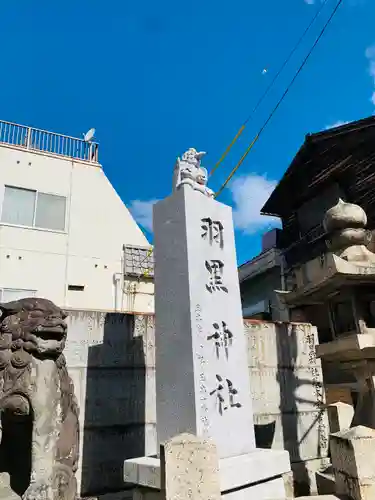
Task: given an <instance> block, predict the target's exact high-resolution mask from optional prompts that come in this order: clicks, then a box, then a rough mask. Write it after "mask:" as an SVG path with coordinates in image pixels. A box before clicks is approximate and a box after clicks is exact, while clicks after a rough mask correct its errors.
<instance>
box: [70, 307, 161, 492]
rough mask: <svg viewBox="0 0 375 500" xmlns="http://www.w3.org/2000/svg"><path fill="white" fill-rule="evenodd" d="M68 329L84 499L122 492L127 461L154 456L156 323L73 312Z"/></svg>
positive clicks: (139, 318)
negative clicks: (85, 497)
mask: <svg viewBox="0 0 375 500" xmlns="http://www.w3.org/2000/svg"><path fill="white" fill-rule="evenodd" d="M67 323H68V343H67V347H66V351H65V354H66V358H67V364H68V368H69V373H70V375H71V377H72V379H73V382H74V385H75V391H76V394H77V397H78V400H79V404H80V408H81V418H80V424H81V459H80V468H79V471H78V481H79V483H80V491H81V496H88V495H98V494H101V493H106V492H110V491H114V492H115V491H119V490H124V489H126V485H124V481H123V465H124V459H126V458H132V457H136V456H143V455H144V454H145V453H154V452H155V450H156V442H155V421H156V414H155V413H156V412H155V359H154V317H153V316H152V315H150V316H149V315H142V316H133V315H128V314H120V313H118V314H117V313H101V312H94V311H93V312H82V311H69V316H68V318H67ZM128 487H129V486H128Z"/></svg>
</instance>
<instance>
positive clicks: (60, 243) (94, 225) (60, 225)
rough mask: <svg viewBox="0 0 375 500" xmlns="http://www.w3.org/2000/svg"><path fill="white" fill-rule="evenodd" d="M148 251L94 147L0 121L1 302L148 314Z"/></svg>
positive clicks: (150, 288) (151, 304) (150, 295)
mask: <svg viewBox="0 0 375 500" xmlns="http://www.w3.org/2000/svg"><path fill="white" fill-rule="evenodd" d="M149 249H150V246H149V243H148V241H147V239H146V237H145V236H144V234H143V233H142V231H141V230H140V228H139V227H138V225H137V224H136V222H135V221H134V219H133V218H132V216H131V214H130V212H129V211H128V209H127V208H126V206H125V205H124V203H123V202H122V201H121V199H120V197H119V196H118V194H117V193H116V191H115V190H114V188H113V186H112V185H111V183H110V182H109V180H108V179H107V177H106V175H105V173H104V171H103V169H102V166H101V165H100V163H99V161H98V144H96V143H94V142H86V141H84V140H82V139H77V138H73V137H68V136H63V135H60V134H55V133H52V132H47V131H43V130H38V129H34V128H31V127H26V126H22V125H17V124H13V123H9V122H4V121H0V301H3V302H8V301H10V300H14V299H17V298H22V297H26V296H39V297H45V298H48V299H50V300H52V301H53V302H55V303H56V304H57V305H59V306H60V307H63V308H66V309H69V308H73V309H82V310H102V311H125V312H144V313H145V312H146V313H148V312H149V313H152V312H153V310H154V301H153V292H154V289H153V280H152V276H153V272H152V269H151V270H150V271H149V270H148V266H150V267H151V268H152V259H151V257H150V251H149Z"/></svg>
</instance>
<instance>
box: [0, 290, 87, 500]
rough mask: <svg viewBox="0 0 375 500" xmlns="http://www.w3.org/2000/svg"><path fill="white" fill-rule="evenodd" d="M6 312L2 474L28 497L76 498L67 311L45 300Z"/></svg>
mask: <svg viewBox="0 0 375 500" xmlns="http://www.w3.org/2000/svg"><path fill="white" fill-rule="evenodd" d="M0 312H1V317H0V410H1V444H0V467H1V468H0V472H2V473H4V472H5V473H7V474H9V477H10V487H11V489H12V490H13V492H15V493H16V494H17V495H19V496H20V497H21V498H22V499H23V500H74V499H75V498H76V491H77V486H76V478H75V472H76V470H77V465H78V453H79V423H78V417H79V409H78V404H77V400H76V398H75V395H74V387H73V383H72V380H71V379H70V377H69V375H68V371H67V368H66V363H65V357H64V355H63V350H64V347H65V341H66V336H67V326H66V323H65V321H64V319H65V318H66V314H65V313H64V312H63V311H62V310H61V309H60V308H58V307H57V306H55V305H54V304H53V303H52V302H51V301H49V300H46V299H38V298H28V299H21V300H18V301H15V302H9V303H6V304H0ZM3 475H4V474H3ZM7 477H8V476H7Z"/></svg>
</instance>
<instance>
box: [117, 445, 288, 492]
mask: <svg viewBox="0 0 375 500" xmlns="http://www.w3.org/2000/svg"><path fill="white" fill-rule="evenodd" d="M219 468H220V488H221V491H222V492H226V491H228V492H230V490H234V489H237V488H242V487H244V486H250V485H259V483H265V482H267V481H269V480H270V479H276V478H280V477H281V476H282V475H283V474H285V473H287V472H289V471H290V461H289V453H288V452H287V451H284V450H262V449H257V450H255V451H254V452H252V453H248V454H245V455H240V456H237V457H231V458H225V459H221V460H220V463H219ZM124 481H125V482H127V483H133V484H136V485H138V486H143V487H147V488H154V489H157V490H160V483H161V481H160V460H159V458H157V457H141V458H133V459H129V460H126V461H125V462H124ZM281 481H282V484H283V488H284V482H283V480H281ZM267 484H268V483H267ZM280 484H281V483H280ZM284 492H285V489H284ZM231 494H232V493H231ZM284 496H285V494H284ZM231 498H232V497H231ZM268 498H272V497H268ZM273 498H275V495H274V496H273Z"/></svg>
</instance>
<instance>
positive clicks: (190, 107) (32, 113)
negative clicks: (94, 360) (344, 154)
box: [0, 0, 375, 262]
mask: <svg viewBox="0 0 375 500" xmlns="http://www.w3.org/2000/svg"><path fill="white" fill-rule="evenodd" d="M319 1H320V0H315V2H314V1H313V0H308V1H306V0H287V1H284V2H280V1H279V0H262V1H261V2H255V1H249V0H232V1H231V2H227V1H223V0H215V1H213V0H189V1H185V2H181V1H180V2H179V1H172V0H160V1H159V2H156V1H155V0H143V1H137V2H134V1H133V2H130V1H128V0H106V1H103V0H90V1H88V0H78V1H77V0H64V2H56V1H55V2H51V1H47V0H38V1H37V2H30V1H29V0H18V1H17V2H10V1H8V2H5V1H4V2H1V6H0V30H1V34H2V46H3V49H2V58H1V74H2V78H1V94H0V109H1V115H0V118H1V119H4V120H8V121H14V122H18V123H23V124H26V125H32V126H35V127H39V128H43V129H48V130H54V131H56V132H60V133H65V134H67V135H76V136H81V134H82V133H83V132H85V131H87V130H88V129H89V128H91V127H95V128H96V130H97V139H98V140H99V142H100V159H101V162H102V164H103V167H104V170H105V172H106V174H107V175H108V177H109V179H110V180H111V182H112V183H113V184H114V186H115V188H116V190H117V191H118V192H119V194H120V196H121V197H122V199H123V200H124V201H125V203H126V204H127V205H128V207H129V208H130V209H131V210H132V212H133V214H134V215H135V217H136V218H137V219H138V221H139V222H141V223H143V225H144V227H145V230H146V231H147V230H149V229H150V225H149V224H150V214H151V205H152V201H153V200H156V199H160V198H163V197H165V196H167V195H168V194H169V193H170V190H171V181H172V170H173V166H174V162H175V158H176V156H178V155H180V154H182V153H183V152H184V151H185V150H186V149H187V148H189V147H195V148H196V149H199V150H204V151H207V153H208V155H207V156H206V158H205V162H204V164H205V166H207V167H208V169H210V168H211V167H212V166H213V165H214V164H215V162H216V161H217V160H218V158H219V157H220V156H221V154H222V152H223V150H224V149H225V148H226V146H227V145H228V143H229V142H230V140H231V139H232V137H233V135H234V134H235V133H236V131H237V129H238V128H239V127H240V125H241V123H242V122H243V120H244V119H245V118H246V116H247V115H248V113H249V111H250V110H251V108H252V107H253V106H254V104H255V102H256V101H257V99H258V98H259V96H260V94H261V93H262V92H263V91H264V89H265V87H266V86H267V84H268V83H269V79H272V77H273V76H274V74H275V72H277V70H278V68H279V66H280V65H281V63H282V61H283V60H284V58H285V56H286V55H287V53H288V52H289V51H290V50H291V48H292V47H293V45H294V43H295V42H296V40H297V39H298V38H299V36H300V35H301V33H302V32H303V30H304V29H305V27H306V25H307V24H308V22H309V20H310V19H311V17H312V16H313V15H314V13H315V9H317V8H318V6H319ZM335 3H336V0H328V5H327V7H326V9H325V11H324V12H323V15H322V17H321V18H319V20H318V22H317V24H316V26H315V27H314V29H313V30H312V32H311V33H310V35H309V37H308V38H307V39H306V42H305V44H304V45H303V46H302V47H301V50H299V51H298V52H297V53H296V54H295V57H294V58H293V60H292V61H291V64H290V65H289V66H288V69H287V70H286V71H285V74H284V76H283V77H282V78H281V79H280V80H279V82H278V84H277V85H276V86H275V87H274V89H273V91H272V92H271V93H270V94H269V96H268V99H267V100H266V101H265V102H264V104H263V106H262V107H261V108H260V109H259V112H258V113H257V114H256V115H255V116H254V118H253V120H252V121H251V122H250V123H249V125H248V127H247V129H246V131H245V133H244V134H243V136H242V138H241V140H240V141H239V142H238V143H237V145H236V147H234V148H233V150H232V152H231V154H230V155H229V156H228V157H227V159H226V161H225V162H224V164H223V165H222V167H221V168H220V169H219V170H218V172H217V174H215V175H214V176H213V177H212V180H211V182H210V187H212V188H213V189H214V190H216V189H218V188H219V187H220V185H221V183H222V182H223V180H224V179H225V177H226V175H228V173H229V172H230V170H231V168H232V167H233V166H234V164H235V163H236V162H237V161H238V159H239V158H240V156H241V154H242V153H243V151H244V150H245V148H246V146H247V145H248V143H249V142H250V141H251V140H252V137H253V135H254V134H255V133H256V131H257V129H258V128H259V126H260V125H261V124H262V122H263V120H264V118H265V117H266V115H267V114H268V113H269V111H270V109H271V108H272V107H273V105H274V104H275V102H276V100H277V99H278V97H279V96H280V94H281V93H282V91H283V90H284V87H285V84H286V83H287V82H288V80H289V79H290V78H291V76H292V74H293V73H294V71H295V70H296V68H297V67H298V65H299V63H300V61H301V60H302V58H303V57H304V54H305V53H306V50H307V48H308V47H309V46H310V45H311V43H312V41H313V39H314V38H315V36H316V35H317V33H318V31H319V30H320V29H321V27H322V25H323V23H324V20H325V19H326V18H327V17H328V15H329V13H330V11H331V10H332V9H333V7H334V5H335ZM374 20H375V2H374V0H344V3H343V5H342V7H341V8H340V10H339V12H338V14H337V15H336V17H335V18H334V20H333V22H332V24H331V26H330V27H329V29H328V31H327V32H326V34H325V35H324V36H323V38H322V39H321V41H320V43H319V45H318V47H317V48H316V50H315V52H314V54H313V56H312V57H311V59H310V60H309V62H308V64H307V66H306V67H305V69H304V70H303V72H302V74H301V75H300V77H299V78H298V80H297V81H296V83H295V85H294V87H293V89H292V90H291V92H290V94H289V95H288V97H287V98H286V99H285V101H284V102H283V104H282V106H281V107H280V108H279V110H278V112H277V114H276V115H275V117H274V118H273V120H272V122H271V123H270V125H269V127H268V128H267V130H266V131H265V133H264V135H263V136H262V137H261V139H260V141H259V142H258V144H257V145H256V146H255V148H254V149H253V151H252V152H251V153H250V154H249V156H248V158H247V160H246V161H245V162H244V164H243V165H242V168H241V169H240V171H239V172H238V175H237V177H236V178H235V180H234V182H233V183H232V184H231V185H230V186H229V188H228V189H226V190H225V191H224V192H223V194H222V195H221V197H220V200H221V201H223V202H225V203H228V204H231V205H232V206H233V209H234V216H235V222H236V228H237V230H236V239H237V253H238V260H239V262H243V261H245V260H247V259H249V258H251V257H252V256H254V255H255V254H256V253H257V252H258V251H259V249H260V235H261V233H262V232H263V231H264V230H266V229H268V228H269V227H271V225H272V224H273V223H274V221H272V220H269V219H267V218H265V217H260V216H259V215H258V214H259V209H260V207H261V206H262V204H263V202H264V201H265V199H266V198H267V197H268V194H269V193H270V191H271V190H272V189H273V187H274V185H275V183H276V181H277V180H278V179H279V178H280V177H281V175H282V174H283V172H284V171H285V169H286V168H287V166H288V164H289V162H290V160H291V159H292V158H293V156H294V154H295V153H296V151H297V150H298V148H299V146H300V145H301V143H302V142H303V140H304V136H305V134H306V133H308V132H314V131H318V130H321V129H324V128H325V127H327V126H330V125H333V124H335V123H337V122H339V121H343V122H344V121H351V120H355V119H358V118H363V117H366V116H368V115H371V114H372V113H373V111H374V105H375V94H374V95H373V93H374V92H375V48H373V47H375V28H374ZM265 68H266V69H267V72H266V73H265V74H263V69H265ZM88 188H89V187H88ZM103 209H104V208H103ZM148 236H149V237H151V234H150V233H149V232H148Z"/></svg>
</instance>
